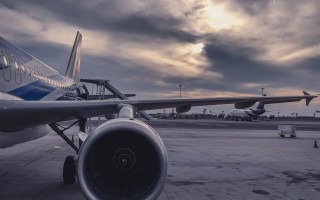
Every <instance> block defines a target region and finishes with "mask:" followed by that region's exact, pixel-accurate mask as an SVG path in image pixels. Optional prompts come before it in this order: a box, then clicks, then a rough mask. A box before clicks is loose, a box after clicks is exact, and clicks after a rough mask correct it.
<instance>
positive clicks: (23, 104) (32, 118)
mask: <svg viewBox="0 0 320 200" xmlns="http://www.w3.org/2000/svg"><path fill="white" fill-rule="evenodd" d="M315 97H316V96H312V95H304V96H278V97H260V96H259V97H224V98H197V99H160V100H118V101H40V102H39V101H21V100H11V101H7V100H1V101H0V119H1V120H0V130H6V131H10V130H19V129H23V128H29V127H33V126H37V125H43V124H49V123H53V122H59V121H65V120H71V119H79V118H88V117H94V116H99V115H104V114H113V113H118V111H119V109H120V108H121V106H122V105H123V104H129V105H132V106H134V107H135V108H136V110H137V111H139V110H153V109H162V108H174V107H180V106H189V105H190V106H203V105H221V104H234V103H242V102H260V101H279V102H280V101H281V102H295V101H300V100H302V99H306V101H307V102H310V101H311V100H312V99H313V98H315Z"/></svg>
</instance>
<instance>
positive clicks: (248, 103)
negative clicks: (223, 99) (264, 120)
mask: <svg viewBox="0 0 320 200" xmlns="http://www.w3.org/2000/svg"><path fill="white" fill-rule="evenodd" d="M255 103H256V102H255V101H244V102H240V103H235V104H234V107H235V108H237V109H245V108H249V107H251V106H253V105H254V104H255Z"/></svg>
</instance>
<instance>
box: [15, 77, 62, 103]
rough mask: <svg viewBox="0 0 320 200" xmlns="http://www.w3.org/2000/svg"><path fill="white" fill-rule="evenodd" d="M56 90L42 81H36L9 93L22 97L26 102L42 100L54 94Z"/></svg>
mask: <svg viewBox="0 0 320 200" xmlns="http://www.w3.org/2000/svg"><path fill="white" fill-rule="evenodd" d="M55 89H56V88H54V87H52V86H49V85H47V84H45V83H43V82H41V81H35V82H32V83H30V84H28V85H25V86H22V87H19V88H17V89H15V90H12V91H10V92H9V94H11V95H14V96H17V97H20V98H21V99H24V100H40V99H42V98H43V97H45V96H47V95H48V94H50V93H51V92H53V91H54V90H55Z"/></svg>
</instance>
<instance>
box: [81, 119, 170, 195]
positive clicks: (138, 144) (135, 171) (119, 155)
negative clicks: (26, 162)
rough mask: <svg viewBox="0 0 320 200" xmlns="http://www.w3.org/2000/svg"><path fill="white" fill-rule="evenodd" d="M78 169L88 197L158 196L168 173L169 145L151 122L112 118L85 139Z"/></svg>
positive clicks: (82, 186) (82, 187) (83, 189)
mask: <svg viewBox="0 0 320 200" xmlns="http://www.w3.org/2000/svg"><path fill="white" fill-rule="evenodd" d="M77 173H78V180H79V183H80V186H81V189H82V191H83V193H84V195H85V196H86V197H87V198H88V199H128V200H130V199H149V200H151V199H157V198H158V196H159V195H160V194H161V192H162V190H163V187H164V185H165V181H166V176H167V152H166V148H165V146H164V144H163V142H162V140H161V138H160V137H159V135H158V133H157V132H156V131H155V130H154V129H153V128H151V127H150V126H148V125H147V124H145V123H143V122H141V121H139V120H130V119H124V118H119V119H115V120H110V121H108V122H106V123H104V124H102V125H101V126H99V127H98V128H97V129H96V130H95V131H94V132H93V133H92V134H90V136H89V137H88V138H87V140H86V141H85V142H84V143H83V145H82V147H81V149H80V152H79V157H78V168H77Z"/></svg>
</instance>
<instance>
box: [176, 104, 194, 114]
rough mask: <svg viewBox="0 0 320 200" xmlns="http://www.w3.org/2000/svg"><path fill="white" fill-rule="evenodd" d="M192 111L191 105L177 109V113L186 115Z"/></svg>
mask: <svg viewBox="0 0 320 200" xmlns="http://www.w3.org/2000/svg"><path fill="white" fill-rule="evenodd" d="M190 109H191V105H184V106H179V107H176V112H177V113H185V112H188V111H189V110H190Z"/></svg>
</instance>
